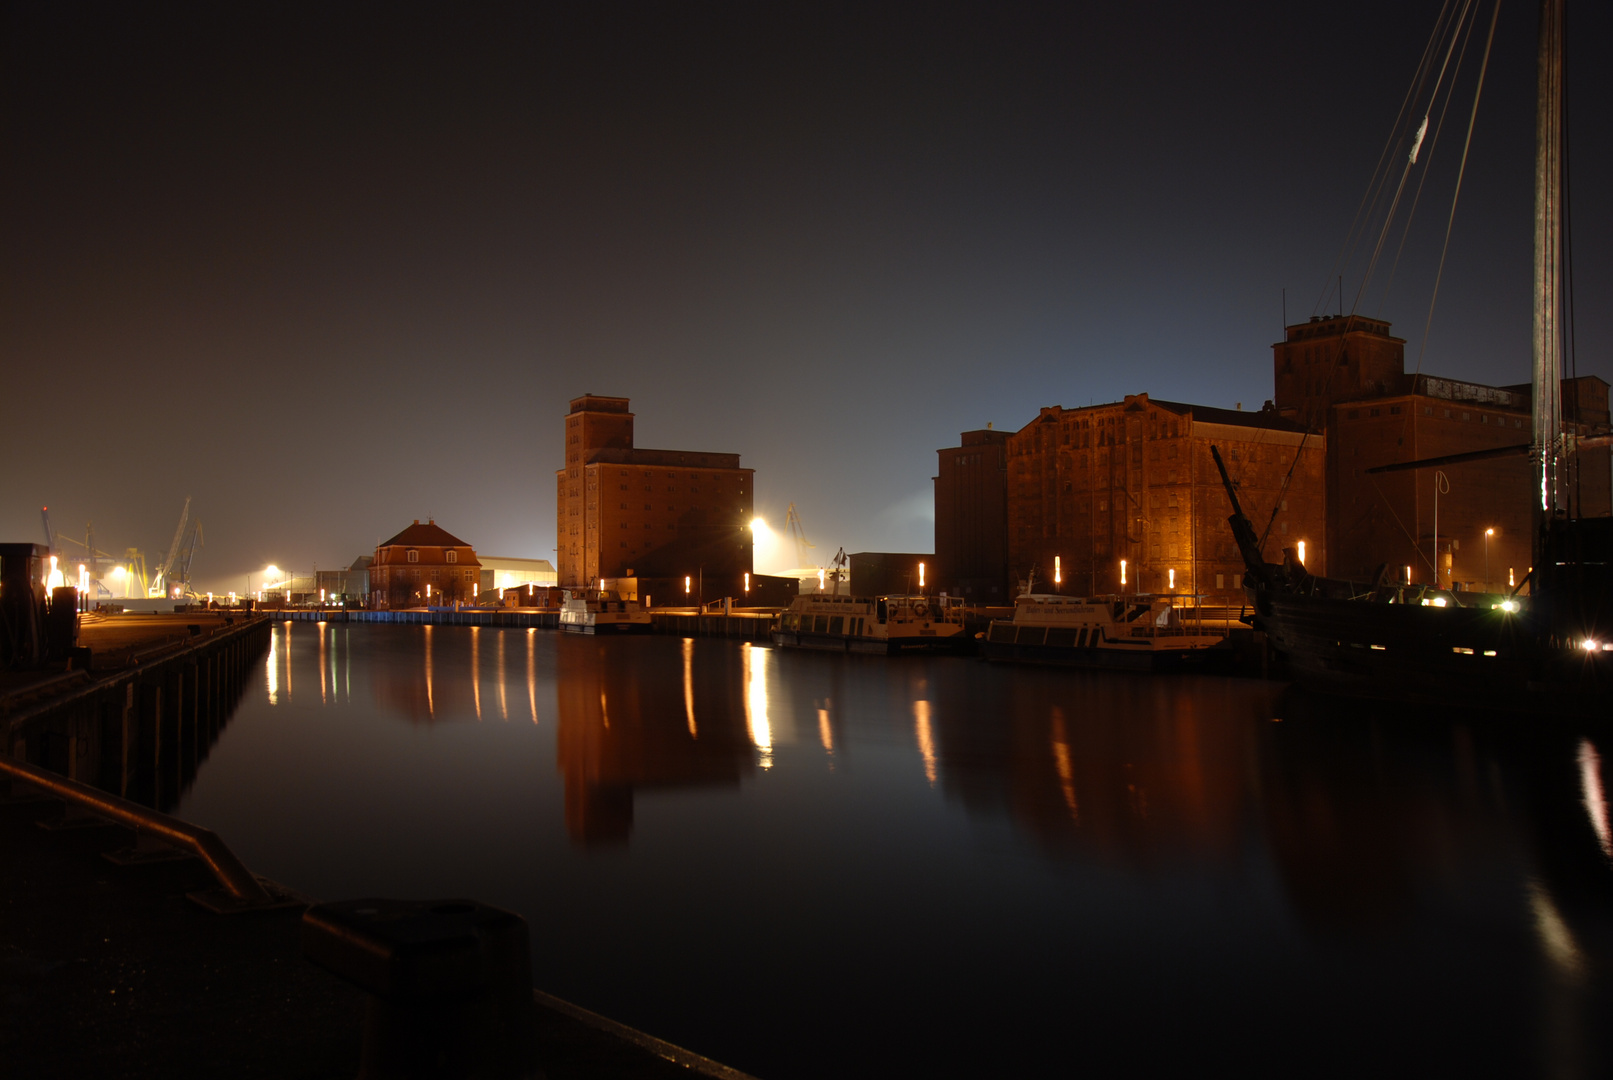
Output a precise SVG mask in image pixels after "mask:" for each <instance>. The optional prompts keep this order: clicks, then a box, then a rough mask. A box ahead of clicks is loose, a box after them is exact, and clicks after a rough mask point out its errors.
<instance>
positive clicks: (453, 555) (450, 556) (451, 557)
mask: <svg viewBox="0 0 1613 1080" xmlns="http://www.w3.org/2000/svg"><path fill="white" fill-rule="evenodd" d="M442 561H443V562H458V561H459V552H457V551H448V552H444V553H443V557H442Z"/></svg>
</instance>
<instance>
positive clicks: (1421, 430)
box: [1272, 316, 1613, 589]
mask: <svg viewBox="0 0 1613 1080" xmlns="http://www.w3.org/2000/svg"><path fill="white" fill-rule="evenodd" d="M1404 344H1405V342H1404V341H1403V339H1401V338H1396V337H1392V336H1390V335H1389V324H1387V323H1385V322H1383V321H1382V320H1376V319H1361V318H1351V317H1349V316H1345V317H1337V316H1331V317H1324V318H1316V319H1311V320H1310V321H1308V322H1304V323H1298V324H1296V325H1294V326H1290V327H1288V328H1287V331H1286V333H1285V335H1284V340H1282V341H1280V342H1277V343H1276V344H1275V345H1273V346H1272V357H1273V368H1274V375H1275V384H1276V398H1275V399H1274V400H1275V404H1276V407H1277V408H1278V410H1279V411H1280V412H1281V413H1283V414H1284V415H1286V416H1290V417H1293V418H1295V419H1297V420H1300V421H1301V422H1303V423H1305V424H1306V425H1308V426H1310V427H1312V428H1314V429H1317V430H1325V431H1326V433H1327V438H1328V446H1329V448H1330V454H1329V458H1328V464H1327V551H1328V553H1329V568H1330V573H1331V574H1333V575H1334V576H1336V577H1345V578H1353V579H1357V580H1367V579H1370V578H1371V577H1372V576H1373V574H1375V573H1376V571H1377V568H1378V567H1379V566H1380V565H1387V567H1388V572H1389V573H1390V574H1391V575H1392V576H1393V577H1395V578H1397V579H1401V578H1404V576H1405V574H1406V571H1407V568H1408V567H1409V568H1410V575H1411V579H1412V580H1413V581H1417V582H1429V581H1432V580H1433V579H1434V573H1435V565H1436V560H1437V563H1438V572H1439V583H1440V584H1441V585H1446V586H1450V585H1456V584H1459V585H1461V586H1463V587H1466V588H1471V589H1483V588H1485V587H1486V583H1488V586H1489V587H1490V588H1502V587H1504V586H1506V585H1507V583H1508V580H1509V571H1510V578H1511V580H1512V581H1514V582H1516V581H1517V580H1520V579H1521V578H1522V576H1523V574H1524V573H1525V572H1526V571H1527V569H1528V565H1529V562H1530V558H1531V555H1530V548H1531V529H1532V525H1531V511H1530V495H1531V488H1532V486H1533V477H1534V468H1533V465H1532V464H1531V463H1530V461H1529V459H1528V458H1527V457H1525V456H1522V455H1517V456H1511V457H1501V458H1490V459H1487V460H1482V461H1471V462H1461V463H1454V464H1449V465H1444V466H1438V467H1424V468H1421V469H1415V470H1409V471H1406V472H1395V473H1381V474H1378V475H1370V474H1369V473H1368V470H1369V469H1372V468H1376V467H1377V466H1380V465H1388V464H1393V463H1396V462H1405V461H1420V460H1424V459H1427V458H1436V457H1445V456H1448V455H1453V454H1464V453H1470V452H1473V451H1478V450H1488V449H1494V448H1500V447H1507V446H1519V445H1524V444H1528V443H1529V442H1530V441H1531V439H1532V437H1533V420H1532V413H1531V401H1530V397H1531V395H1530V388H1529V387H1528V386H1506V387H1497V386H1483V385H1480V384H1477V383H1468V382H1460V381H1457V380H1454V379H1441V378H1434V377H1432V376H1428V375H1408V374H1406V372H1405V366H1404V349H1403V346H1404ZM1563 416H1564V419H1565V422H1566V425H1567V426H1568V427H1569V429H1570V430H1571V431H1573V432H1574V433H1576V434H1581V435H1584V434H1592V433H1595V432H1599V431H1601V432H1605V431H1606V430H1607V422H1608V387H1607V384H1606V383H1605V382H1603V381H1602V380H1601V379H1598V378H1596V377H1594V376H1587V377H1583V378H1579V379H1566V380H1564V381H1563ZM1440 473H1443V474H1444V481H1443V486H1445V487H1446V488H1447V490H1445V491H1442V492H1440V493H1439V495H1438V499H1437V505H1436V498H1435V487H1436V485H1437V484H1439V483H1440V481H1439V477H1438V474H1440ZM1565 475H1566V477H1567V482H1566V488H1567V491H1568V502H1569V505H1570V507H1571V508H1572V510H1571V513H1572V514H1573V515H1575V516H1586V517H1598V516H1605V515H1607V514H1608V513H1610V512H1613V489H1610V479H1609V456H1608V451H1607V449H1606V448H1605V447H1602V448H1598V449H1593V450H1588V451H1583V452H1580V453H1576V454H1573V455H1571V456H1570V458H1569V460H1568V465H1567V469H1566V473H1565ZM1436 543H1437V546H1438V550H1437V553H1436V550H1435V548H1436Z"/></svg>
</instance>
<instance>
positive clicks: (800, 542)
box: [784, 503, 817, 569]
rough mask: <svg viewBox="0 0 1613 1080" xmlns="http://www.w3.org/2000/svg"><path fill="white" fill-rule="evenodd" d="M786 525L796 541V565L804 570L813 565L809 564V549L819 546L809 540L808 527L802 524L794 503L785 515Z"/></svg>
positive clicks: (791, 536)
mask: <svg viewBox="0 0 1613 1080" xmlns="http://www.w3.org/2000/svg"><path fill="white" fill-rule="evenodd" d="M784 524H785V525H786V526H787V527H788V528H789V530H790V538H791V539H792V540H794V541H795V565H796V566H798V567H801V568H803V569H804V568H806V567H808V566H811V565H812V564H811V563H809V562H807V548H810V547H816V546H817V545H816V544H814V543H813V542H812V541H810V540H808V539H807V537H806V526H804V525H802V524H801V515H800V513H799V512H797V511H796V509H795V504H794V503H791V504H790V509H789V511H788V512H787V513H786V514H785V515H784Z"/></svg>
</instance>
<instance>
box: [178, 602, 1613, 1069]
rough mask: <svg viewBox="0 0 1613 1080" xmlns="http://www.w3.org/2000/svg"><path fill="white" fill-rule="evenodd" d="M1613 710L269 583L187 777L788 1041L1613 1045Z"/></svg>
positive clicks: (222, 816) (957, 1051) (680, 1039)
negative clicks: (482, 621) (1531, 728)
mask: <svg viewBox="0 0 1613 1080" xmlns="http://www.w3.org/2000/svg"><path fill="white" fill-rule="evenodd" d="M1610 754H1613V742H1610V741H1609V740H1608V739H1607V738H1606V737H1605V736H1598V735H1595V734H1593V735H1591V736H1589V737H1585V736H1582V735H1579V734H1570V733H1553V734H1537V735H1532V736H1530V737H1527V738H1524V737H1521V736H1519V735H1518V734H1517V733H1516V731H1515V726H1513V727H1512V728H1503V727H1497V726H1495V725H1493V724H1488V725H1487V724H1483V723H1477V722H1472V721H1471V719H1470V718H1466V717H1463V716H1460V715H1454V714H1453V715H1445V716H1439V715H1428V714H1426V713H1425V714H1423V715H1420V716H1396V715H1388V714H1384V713H1382V712H1380V711H1376V710H1365V709H1361V708H1360V707H1357V706H1337V705H1331V704H1330V703H1328V702H1325V701H1317V700H1314V699H1305V698H1301V697H1298V696H1295V695H1289V694H1285V693H1284V692H1283V691H1282V690H1281V688H1279V687H1276V686H1273V685H1271V684H1265V683H1259V682H1254V681H1244V680H1232V679H1217V678H1204V677H1195V678H1154V679H1149V678H1139V677H1131V676H1105V675H1091V674H1080V673H1071V672H1056V671H1039V670H1034V669H1023V668H999V667H993V666H987V665H986V664H983V663H981V662H978V661H974V660H966V659H959V658H933V659H924V658H912V659H909V658H900V659H886V658H879V657H847V656H829V655H817V654H801V653H792V652H787V651H782V650H773V649H765V648H756V647H751V646H749V645H744V644H740V643H735V642H726V641H716V640H708V639H702V640H689V639H678V638H668V637H652V638H622V639H594V638H580V637H570V636H562V635H559V634H556V633H553V632H549V631H525V630H493V629H480V628H474V629H473V628H463V627H415V626H371V625H355V626H347V625H341V624H331V625H328V626H327V625H314V624H307V623H298V624H295V625H293V624H289V623H284V624H280V625H278V626H277V627H276V628H275V631H274V638H273V645H272V646H271V648H270V651H269V654H268V657H267V658H266V660H265V662H264V664H263V668H262V671H261V677H260V678H259V680H258V683H257V685H256V687H255V688H254V689H252V690H250V691H249V692H248V693H247V695H246V698H245V699H244V701H243V702H242V704H241V706H240V708H239V710H238V712H237V713H236V715H235V717H234V718H233V719H232V720H231V722H230V723H229V725H228V726H227V727H226V728H225V730H224V732H223V733H222V735H221V737H220V740H219V742H218V744H217V745H216V746H215V747H214V749H213V752H212V754H211V756H210V757H209V759H208V760H207V762H206V763H205V764H204V765H203V766H202V768H201V770H200V772H199V773H198V775H197V778H196V781H195V783H194V785H193V787H192V788H191V789H190V791H189V792H188V793H186V795H185V796H184V798H183V801H182V802H181V804H180V806H179V807H178V810H177V811H176V812H177V813H178V814H179V815H180V816H182V817H185V818H188V819H190V820H193V821H196V822H199V823H201V824H204V825H207V826H209V827H211V828H213V829H215V830H217V831H218V832H219V833H221V834H222V835H223V836H224V838H225V839H226V840H227V841H228V842H229V843H230V845H231V846H232V847H233V848H234V849H235V851H236V852H237V853H238V854H240V855H241V857H242V858H243V859H244V860H245V861H246V863H247V864H248V865H250V866H252V867H253V868H254V869H255V870H257V871H258V872H259V873H263V874H266V875H268V876H269V877H272V878H274V879H276V880H278V881H282V882H284V883H286V884H287V885H290V886H292V887H294V888H297V889H299V890H302V891H304V892H306V893H309V894H311V895H314V896H318V897H320V898H323V899H343V898H352V897H359V896H397V897H409V898H434V897H446V896H469V897H473V898H476V899H479V900H483V901H485V902H487V903H491V904H495V905H498V906H501V907H506V908H510V909H512V910H514V911H518V912H520V913H521V914H522V915H524V916H525V917H526V918H527V920H528V921H529V923H530V924H531V928H532V941H533V970H534V978H535V981H536V982H537V983H538V984H539V985H540V986H541V987H542V988H543V989H545V990H548V991H550V992H552V993H555V994H558V995H560V996H561V997H564V998H567V999H570V1000H572V1001H575V1002H578V1003H579V1004H582V1005H584V1006H586V1007H588V1008H591V1009H594V1010H596V1011H598V1012H601V1013H604V1014H606V1015H608V1016H611V1017H614V1018H617V1019H620V1020H622V1021H624V1022H626V1023H629V1024H632V1025H634V1026H636V1027H640V1028H643V1029H645V1030H647V1031H649V1032H651V1033H653V1034H656V1035H659V1036H661V1037H663V1038H666V1039H669V1040H671V1041H673V1042H676V1043H679V1044H682V1045H685V1046H687V1047H689V1048H691V1049H693V1050H697V1051H699V1052H701V1053H704V1054H707V1055H709V1056H711V1057H714V1058H717V1059H718V1060H721V1061H724V1062H726V1063H728V1064H731V1065H734V1066H736V1067H738V1068H741V1069H744V1070H747V1071H750V1072H753V1073H756V1074H757V1075H759V1076H762V1077H766V1078H786V1077H808V1076H886V1075H920V1074H929V1075H960V1074H968V1075H982V1076H984V1075H1044V1074H1065V1073H1074V1072H1077V1071H1082V1072H1094V1071H1096V1072H1097V1073H1098V1074H1100V1075H1114V1074H1119V1073H1122V1072H1123V1073H1126V1074H1129V1075H1166V1074H1170V1075H1186V1074H1192V1073H1196V1072H1199V1071H1202V1070H1204V1069H1206V1068H1207V1067H1209V1066H1211V1065H1218V1066H1221V1067H1223V1068H1225V1069H1228V1070H1231V1069H1236V1070H1237V1071H1239V1072H1241V1073H1246V1074H1248V1073H1253V1074H1261V1075H1276V1074H1283V1075H1328V1074H1331V1075H1362V1074H1365V1073H1369V1072H1372V1073H1390V1074H1409V1073H1422V1074H1438V1075H1447V1074H1453V1073H1457V1072H1458V1071H1460V1072H1467V1073H1475V1072H1476V1073H1481V1074H1486V1075H1495V1074H1501V1075H1532V1076H1554V1077H1555V1076H1562V1077H1577V1076H1585V1077H1590V1076H1605V1075H1608V1074H1609V1073H1610V1071H1613V1052H1610V1051H1613V1039H1610V1036H1609V1034H1608V1033H1607V1030H1608V1028H1609V1026H1610V1025H1609V1023H1608V1021H1609V1020H1610V1019H1613V1010H1610V1008H1609V1006H1610V1004H1613V993H1610V991H1609V983H1608V978H1609V964H1610V962H1613V917H1610V916H1613V870H1610V853H1613V837H1610V835H1609V825H1608V809H1607V804H1606V801H1605V800H1604V796H1603V785H1604V784H1605V783H1607V781H1608V780H1609V776H1610V770H1609V768H1608V767H1607V765H1606V764H1605V761H1606V759H1607V757H1608V756H1609V755H1610Z"/></svg>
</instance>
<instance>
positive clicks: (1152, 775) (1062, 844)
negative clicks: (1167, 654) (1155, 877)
mask: <svg viewBox="0 0 1613 1080" xmlns="http://www.w3.org/2000/svg"><path fill="white" fill-rule="evenodd" d="M929 677H930V681H931V683H932V685H929V686H927V687H925V688H924V691H923V696H924V697H925V698H926V699H927V700H928V701H929V702H930V704H929V707H928V709H927V710H922V711H916V712H915V713H914V739H915V743H916V745H917V748H918V750H919V754H920V760H921V767H923V768H925V769H926V770H928V769H930V768H933V769H934V770H935V772H936V774H937V775H938V777H939V781H940V787H941V790H942V791H943V792H944V793H945V794H946V795H947V796H948V797H950V798H955V799H958V800H960V801H962V802H963V804H964V805H965V806H966V807H968V808H969V809H970V810H971V811H972V812H975V813H980V814H983V815H996V814H1002V813H1006V814H1008V815H1010V816H1011V817H1012V818H1013V819H1014V820H1015V821H1017V822H1018V823H1019V825H1020V826H1021V827H1022V828H1024V829H1025V830H1026V831H1027V832H1029V833H1030V834H1032V835H1033V836H1034V837H1035V838H1036V839H1037V841H1038V842H1039V843H1040V844H1042V845H1043V846H1044V847H1045V848H1047V849H1049V850H1051V851H1053V852H1055V853H1059V852H1062V853H1065V854H1069V855H1077V856H1082V857H1092V856H1096V857H1097V858H1098V859H1099V860H1100V861H1102V862H1105V863H1109V864H1113V865H1119V866H1125V867H1153V866H1159V865H1162V864H1165V863H1167V862H1170V861H1179V860H1180V859H1182V858H1183V857H1184V855H1186V856H1187V857H1189V858H1191V859H1193V860H1195V861H1206V862H1223V863H1228V864H1230V863H1232V862H1235V861H1237V860H1238V859H1239V858H1240V849H1241V845H1242V843H1243V840H1244V833H1245V826H1246V823H1247V821H1248V820H1249V818H1250V816H1251V815H1252V814H1253V812H1254V807H1253V802H1254V797H1255V793H1254V792H1253V790H1252V789H1251V786H1250V783H1249V779H1248V769H1247V763H1248V761H1249V758H1250V754H1251V753H1252V749H1253V747H1252V743H1253V732H1254V730H1255V728H1254V725H1253V723H1252V721H1254V720H1255V719H1256V718H1255V717H1253V716H1250V715H1247V714H1248V697H1247V695H1239V696H1237V697H1236V698H1223V697H1222V696H1220V695H1217V694H1214V693H1209V692H1206V687H1205V685H1204V683H1203V682H1202V681H1200V680H1194V679H1173V680H1162V679H1131V678H1122V679H1115V678H1104V677H1095V678H1092V679H1090V680H1087V679H1083V680H1081V681H1080V682H1078V683H1076V682H1073V681H1072V680H1070V679H1069V678H1068V677H1064V676H1063V673H1042V672H1036V673H1032V672H1026V673H1025V674H1024V677H1022V678H1016V679H1015V680H1014V681H1013V682H1012V684H1011V686H1012V690H1011V693H1010V694H1009V699H1008V700H1007V701H1003V700H1001V698H1000V696H999V694H1000V686H1001V684H992V685H991V686H990V688H989V689H988V688H986V687H982V686H981V685H980V683H979V681H978V680H971V679H970V672H969V671H967V670H966V669H964V668H963V667H962V666H959V670H956V671H954V670H951V668H950V666H947V665H936V666H934V667H932V668H931V669H930V671H929ZM1234 701H1235V702H1236V704H1232V702H1234ZM986 718H990V720H989V721H987V719H986ZM932 758H933V765H932V763H931V761H932Z"/></svg>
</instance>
